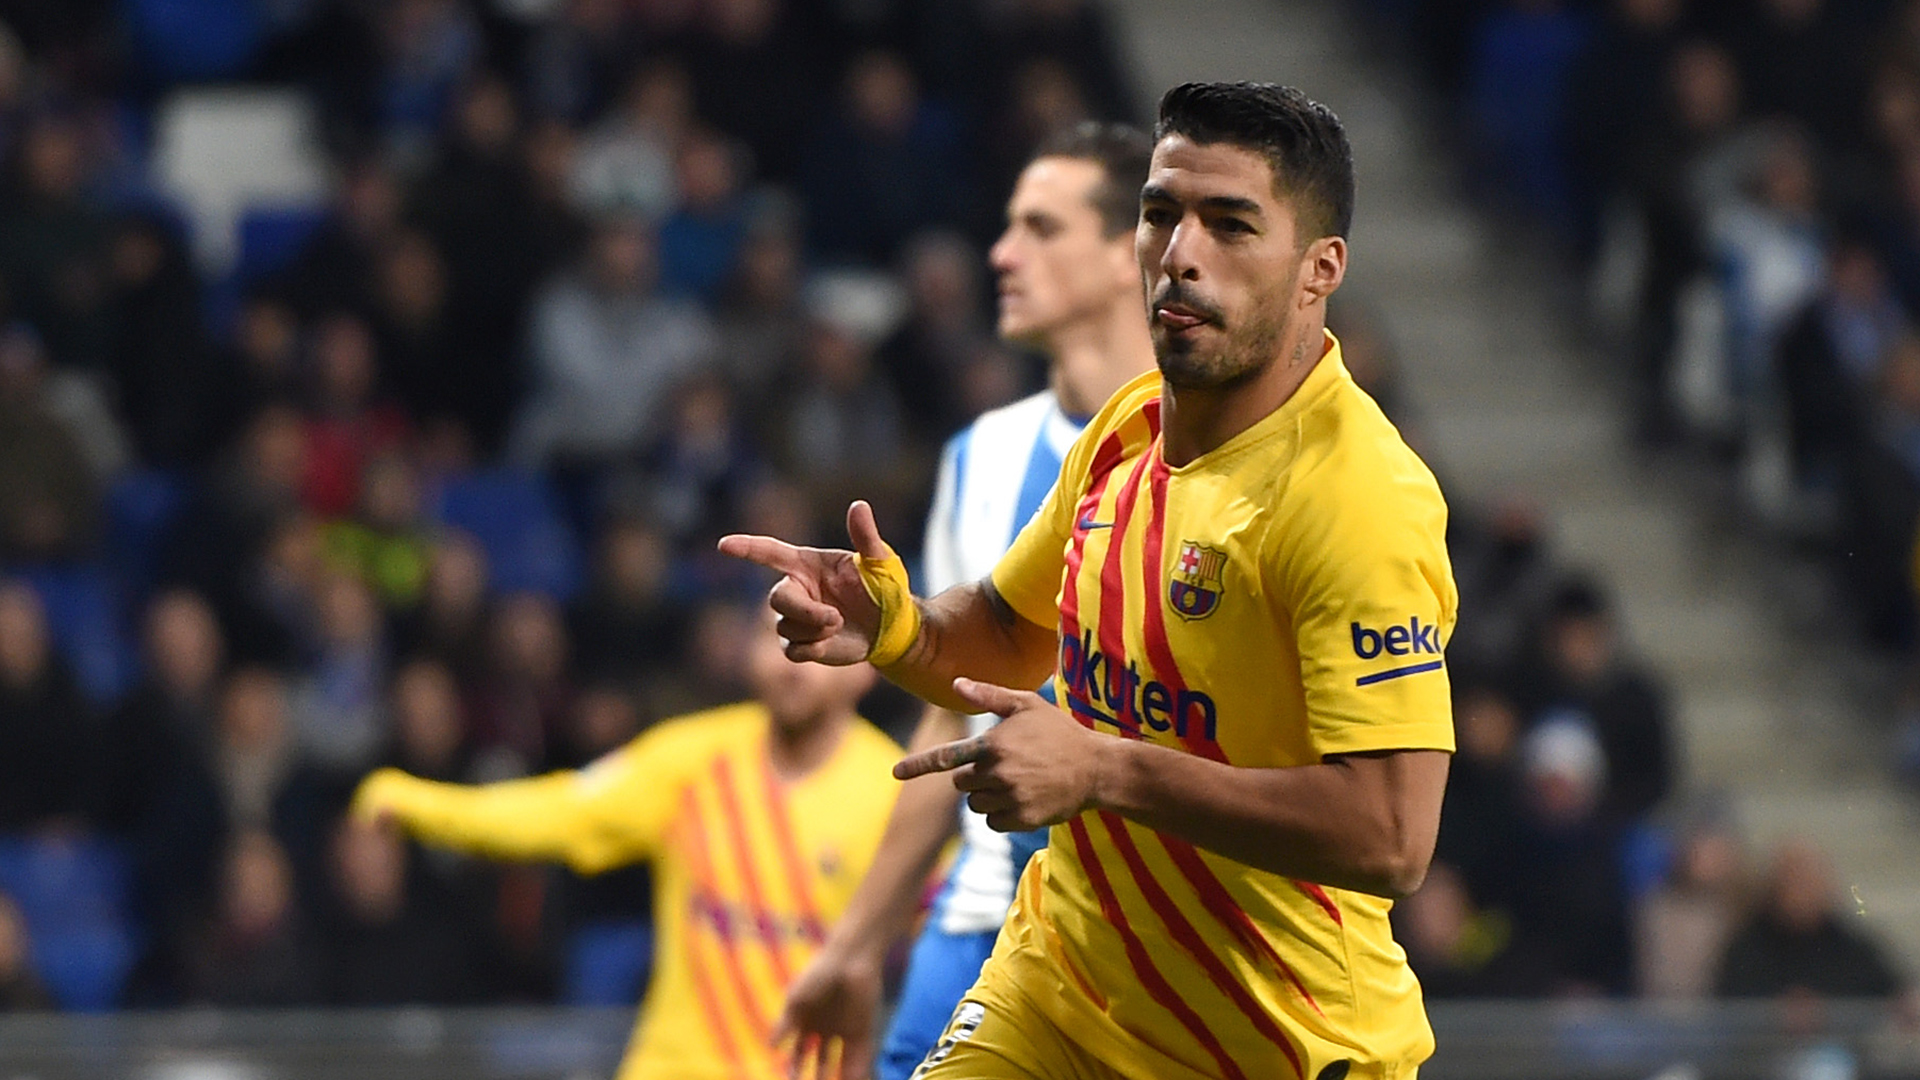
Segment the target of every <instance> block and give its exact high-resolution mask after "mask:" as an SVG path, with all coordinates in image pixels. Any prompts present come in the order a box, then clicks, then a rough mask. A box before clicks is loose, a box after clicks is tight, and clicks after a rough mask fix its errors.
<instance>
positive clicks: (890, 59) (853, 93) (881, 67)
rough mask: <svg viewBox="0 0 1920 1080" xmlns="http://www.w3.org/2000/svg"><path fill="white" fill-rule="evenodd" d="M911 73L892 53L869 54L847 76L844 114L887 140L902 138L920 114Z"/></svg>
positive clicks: (857, 62) (856, 62) (855, 62)
mask: <svg viewBox="0 0 1920 1080" xmlns="http://www.w3.org/2000/svg"><path fill="white" fill-rule="evenodd" d="M919 108H920V101H919V92H918V91H917V90H916V89H915V88H914V84H913V73H912V72H911V71H909V70H907V65H906V64H905V63H903V62H902V61H901V60H900V58H899V57H897V56H895V55H893V54H892V53H884V52H875V53H868V54H866V55H865V56H862V57H861V58H860V59H858V60H856V61H854V63H853V67H852V68H851V69H850V70H849V71H848V73H847V111H848V113H849V115H850V116H851V117H852V119H853V122H854V123H855V124H856V125H857V126H859V127H862V128H865V129H866V130H867V131H869V132H872V133H873V134H875V135H878V136H881V137H882V138H886V139H898V138H901V137H904V136H905V135H906V133H907V131H908V130H909V129H910V128H912V127H913V118H914V114H915V113H916V112H918V111H919Z"/></svg>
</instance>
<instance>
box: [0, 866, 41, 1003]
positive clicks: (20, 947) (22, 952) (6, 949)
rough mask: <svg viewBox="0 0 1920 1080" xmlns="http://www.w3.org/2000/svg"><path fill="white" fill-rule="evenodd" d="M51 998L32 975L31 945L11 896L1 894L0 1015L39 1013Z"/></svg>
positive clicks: (18, 909)
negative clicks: (4, 1013)
mask: <svg viewBox="0 0 1920 1080" xmlns="http://www.w3.org/2000/svg"><path fill="white" fill-rule="evenodd" d="M51 1008H53V998H52V996H50V995H49V994H48V993H47V990H46V987H44V986H42V985H40V978H39V976H37V975H35V974H34V973H33V943H32V941H31V939H30V938H29V937H28V936H27V921H26V920H25V919H24V918H21V916H20V906H19V905H18V904H15V903H14V902H13V897H11V896H8V895H6V894H5V893H0V1012H38V1011H41V1010H45V1009H51Z"/></svg>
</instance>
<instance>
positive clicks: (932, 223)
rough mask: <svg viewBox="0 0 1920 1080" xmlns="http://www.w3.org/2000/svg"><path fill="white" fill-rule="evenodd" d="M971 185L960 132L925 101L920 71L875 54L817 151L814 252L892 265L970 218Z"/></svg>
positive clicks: (810, 190) (812, 182) (813, 149)
mask: <svg viewBox="0 0 1920 1080" xmlns="http://www.w3.org/2000/svg"><path fill="white" fill-rule="evenodd" d="M967 178H968V171H967V169H966V168H965V167H964V164H963V162H962V161H961V154H960V142H959V137H958V132H957V131H955V130H954V126H953V124H952V122H951V120H950V119H949V118H947V117H946V116H945V115H944V114H942V113H941V112H939V111H938V110H937V109H934V108H933V107H931V106H929V105H928V104H927V103H926V102H924V101H923V100H922V99H921V97H920V91H919V88H918V87H917V86H916V84H915V82H914V76H913V72H912V70H911V69H909V68H908V67H907V65H906V64H905V62H903V61H902V60H901V59H900V58H899V57H898V56H896V55H894V54H892V53H888V52H874V53H869V54H867V55H865V56H863V57H861V58H860V59H858V60H856V61H855V62H854V63H853V65H852V67H851V68H850V69H849V70H848V72H847V76H846V82H845V87H844V90H843V100H842V102H841V105H840V107H839V108H838V109H837V110H834V111H833V112H832V113H831V114H830V116H829V119H828V120H827V122H826V124H825V126H824V128H823V129H822V130H821V131H820V132H819V134H818V135H816V136H815V138H814V139H813V141H812V142H811V144H810V145H809V147H808V152H807V164H806V168H805V172H804V177H803V179H802V181H801V193H802V195H803V196H804V197H805V199H806V202H807V208H808V210H809V220H808V225H809V236H810V238H811V246H812V247H813V249H814V250H815V251H816V252H818V254H819V255H820V256H821V257H822V258H824V259H827V260H829V261H833V260H844V261H850V262H866V263H869V264H884V263H887V262H889V261H890V260H892V259H893V258H894V257H895V256H896V255H898V254H899V252H900V248H901V245H902V244H904V243H905V242H906V240H907V239H908V238H909V237H911V236H913V235H914V234H916V233H919V232H922V231H924V230H926V229H929V228H934V227H938V226H946V227H949V228H953V227H958V226H960V225H962V224H964V223H966V222H967V221H968V220H969V213H970V210H971V207H970V206H969V205H968V197H969V194H970V192H969V189H968V187H967Z"/></svg>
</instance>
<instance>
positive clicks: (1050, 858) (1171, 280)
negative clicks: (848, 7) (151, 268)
mask: <svg viewBox="0 0 1920 1080" xmlns="http://www.w3.org/2000/svg"><path fill="white" fill-rule="evenodd" d="M1154 134H1155V140H1156V141H1155V148H1154V155H1153V164H1152V167H1151V169H1150V171H1149V173H1148V179H1147V183H1146V186H1145V188H1144V189H1143V190H1142V193H1141V211H1140V221H1139V225H1138V228H1137V230H1136V236H1135V250H1136V254H1137V256H1138V259H1139V262H1140V268H1141V273H1142V276H1143V280H1144V284H1145V287H1146V296H1147V298H1148V301H1147V304H1148V312H1149V317H1150V320H1151V323H1152V333H1153V338H1154V351H1155V356H1156V360H1157V363H1158V367H1159V370H1158V372H1156V373H1152V374H1150V375H1148V376H1144V377H1142V378H1141V379H1138V380H1136V381H1134V382H1132V383H1129V384H1128V385H1127V386H1125V387H1122V388H1121V390H1120V391H1119V393H1117V394H1116V395H1115V396H1114V397H1113V399H1112V400H1110V401H1109V402H1108V403H1107V405H1106V407H1105V408H1104V409H1103V410H1102V411H1101V413H1100V414H1099V415H1098V416H1096V417H1094V419H1093V421H1092V423H1090V424H1089V425H1088V427H1087V429H1086V431H1085V433H1084V434H1083V435H1082V437H1081V439H1080V440H1079V441H1078V442H1077V443H1076V444H1075V445H1074V447H1073V449H1072V450H1071V451H1070V452H1069V454H1068V456H1067V459H1066V461H1065V463H1064V464H1063V465H1062V467H1061V472H1060V480H1059V482H1058V484H1057V485H1056V487H1055V489H1054V491H1053V492H1052V493H1051V494H1050V495H1049V496H1048V498H1047V500H1046V502H1045V503H1044V504H1043V506H1042V507H1041V509H1040V511H1039V513H1038V514H1037V515H1036V516H1035V517H1034V519H1033V520H1032V522H1031V523H1030V524H1029V525H1028V526H1027V527H1026V528H1025V529H1024V530H1023V531H1022V532H1021V534H1020V536H1019V538H1018V539H1017V540H1016V541H1015V543H1014V546H1013V547H1012V549H1011V550H1009V551H1008V553H1007V555H1006V557H1005V558H1004V559H1002V560H1001V562H1000V563H999V564H998V565H997V566H996V567H995V568H994V571H993V573H992V574H991V575H989V577H988V578H987V579H985V580H983V581H980V582H977V583H974V584H969V585H961V586H957V587H955V588H951V589H948V590H946V591H945V592H942V593H941V594H940V595H938V596H936V597H934V598H932V599H930V600H918V599H916V598H914V597H913V596H912V594H911V592H910V591H909V590H908V587H907V581H906V575H905V573H904V571H903V570H902V568H901V565H900V562H899V560H898V558H897V557H895V556H894V555H893V554H892V552H891V551H890V550H889V549H888V548H887V546H886V544H885V543H884V542H883V541H882V540H881V539H880V537H879V535H878V533H877V531H876V530H875V528H874V525H873V516H872V512H871V510H870V509H869V508H868V507H867V506H866V505H865V504H862V503H855V504H854V505H853V507H852V508H850V510H849V512H848V531H849V533H850V535H851V536H852V539H853V546H854V549H855V550H853V551H828V550H821V549H815V548H798V547H794V546H792V545H788V544H785V543H782V542H780V541H778V540H774V539H772V538H768V537H728V538H726V539H723V540H722V541H721V546H722V549H723V550H725V551H727V552H729V553H732V554H735V555H739V556H742V557H745V558H750V559H754V560H756V561H759V562H761V563H764V564H766V565H768V566H771V567H773V568H775V569H777V570H780V571H781V572H783V573H784V574H785V575H786V577H785V578H784V579H783V580H782V581H781V582H780V583H779V584H778V585H776V586H775V587H774V590H773V593H772V595H771V597H770V600H771V604H772V606H773V608H774V610H775V611H777V612H778V613H779V614H780V616H781V618H780V622H779V624H778V629H779V632H780V635H781V636H782V637H783V638H785V639H786V641H787V642H788V645H787V654H788V655H789V656H791V657H793V658H795V659H801V660H816V661H820V662H823V663H827V664H846V663H857V662H859V661H861V660H867V659H871V661H872V662H873V663H874V664H875V665H876V666H878V667H879V668H880V669H881V671H882V672H883V673H884V674H885V675H887V677H889V678H891V679H893V680H894V681H895V682H898V683H899V684H900V685H902V686H904V687H906V688H908V689H910V690H912V691H914V692H915V693H917V694H920V695H921V696H923V697H925V698H927V699H928V700H929V701H933V702H936V703H939V704H945V705H949V706H957V707H960V708H963V709H968V710H987V711H991V712H993V713H996V714H998V715H1000V716H1002V717H1003V718H1004V719H1003V720H1002V721H1001V723H1000V724H998V725H997V726H995V727H993V728H992V729H990V730H989V731H987V732H986V733H985V734H983V735H980V736H976V737H974V738H971V739H966V740H961V741H958V742H953V743H948V744H945V745H943V746H939V747H934V748H930V749H927V750H924V751H922V752H920V753H917V754H914V755H911V756H910V757H908V758H907V759H906V760H904V761H902V762H901V764H900V766H899V767H897V768H896V769H895V775H896V776H899V777H901V778H903V779H905V778H908V777H913V776H918V775H924V774H926V773H928V772H935V771H945V770H951V771H952V774H953V782H954V784H955V786H956V787H958V788H959V789H960V790H962V791H965V792H967V793H968V794H967V800H968V803H969V805H971V806H972V807H973V808H974V809H975V810H978V811H980V812H981V813H984V814H986V815H987V820H988V823H989V824H990V825H991V826H992V827H994V828H996V829H1008V830H1010V829H1024V828H1031V827H1033V826H1036V825H1042V824H1046V825H1051V826H1052V827H1053V830H1052V840H1051V843H1050V844H1049V847H1048V849H1047V850H1046V851H1045V852H1044V853H1042V854H1041V855H1037V856H1035V858H1034V860H1033V861H1032V862H1031V863H1029V864H1028V867H1027V870H1026V872H1025V874H1024V875H1023V876H1022V878H1021V881H1020V886H1019V894H1018V896H1017V898H1016V900H1015V902H1014V906H1013V909H1012V910H1011V911H1010V912H1009V914H1008V917H1007V923H1006V926H1005V927H1004V928H1003V930H1002V931H1001V934H1000V938H999V941H998V943H997V944H996V946H995V949H994V953H993V956H992V958H991V959H990V960H989V961H988V962H987V964H986V966H985V967H984V968H983V969H982V971H981V974H980V978H979V980H978V981H977V982H976V983H975V985H974V987H973V989H972V990H971V991H969V993H968V994H967V997H966V999H965V1000H963V1002H962V1003H961V1006H960V1007H959V1009H957V1010H956V1011H955V1013H954V1016H953V1019H952V1021H951V1022H950V1024H949V1027H948V1030H947V1032H946V1034H945V1035H944V1036H943V1038H942V1040H941V1042H940V1044H939V1045H938V1046H936V1047H935V1048H934V1050H933V1052H932V1053H931V1054H930V1055H929V1056H928V1058H927V1060H926V1062H925V1063H923V1065H922V1066H921V1070H920V1073H919V1074H918V1075H921V1076H924V1077H926V1078H929V1080H960V1078H967V1080H983V1078H984V1080H999V1078H1008V1080H1014V1078H1045V1080H1066V1078H1071V1077H1125V1078H1129V1080H1147V1078H1165V1077H1174V1078H1193V1077H1220V1078H1228V1080H1241V1078H1264V1077H1297V1078H1299V1080H1339V1078H1342V1077H1401V1078H1404V1077H1410V1076H1413V1075H1414V1074H1415V1072H1416V1070H1417V1069H1418V1067H1419V1064H1420V1063H1421V1062H1422V1061H1423V1060H1425V1058H1426V1057H1427V1055H1428V1054H1429V1053H1430V1052H1431V1050H1432V1046H1433V1037H1432V1033H1431V1031H1430V1029H1429V1027H1428V1025H1427V1022H1426V1016H1425V1010H1424V1008H1423V1007H1422V1004H1421V1001H1420V991H1419V987H1418V985H1417V983H1416V982H1415V981H1414V978H1413V975H1412V972H1411V971H1410V970H1409V969H1408V967H1407V963H1406V956H1405V954H1404V953H1403V952H1402V951H1401V949H1400V948H1399V946H1398V945H1396V944H1395V943H1394V941H1393V939H1392V935H1391V932H1390V930H1389V927H1388V923H1387V912H1388V909H1389V907H1390V906H1391V899H1392V898H1394V897H1397V896H1403V895H1406V894H1407V893H1409V892H1411V891H1413V890H1414V889H1415V888H1417V887H1418V886H1419V884H1420V881H1421V879H1422V878H1423V877H1424V875H1425V872H1426V867H1427V864H1428V861H1429V860H1430V859H1431V857H1432V851H1433V843H1434V837H1435V834H1436V833H1437V831H1438V828H1439V815H1440V801H1441V794H1442V791H1443V789H1444V787H1445V784H1446V775H1447V765H1448V761H1449V754H1450V753H1451V751H1452V749H1453V726H1452V717H1451V711H1450V705H1449V701H1448V689H1447V678H1446V666H1445V659H1444V652H1443V650H1444V647H1445V644H1446V639H1447V635H1448V634H1449V632H1450V631H1451V630H1452V628H1453V622H1454V608H1455V590H1454V586H1453V579H1452V573H1451V570H1450V568H1449V565H1448V562H1447V557H1446V550H1445V547H1444V540H1443V535H1444V532H1445V524H1446V506H1445V503H1444V501H1443V500H1442V498H1441V496H1440V492H1439V488H1438V485H1437V484H1436V483H1435V482H1434V479H1433V476H1432V474H1431V473H1430V472H1429V471H1428V470H1427V468H1426V467H1425V466H1424V465H1423V464H1422V463H1421V462H1420V460H1419V459H1418V458H1417V457H1416V456H1415V455H1414V453H1413V452H1412V451H1411V450H1410V449H1408V448H1407V446H1406V444H1405V443H1404V442H1403V441H1402V440H1401V439H1400V437H1399V434H1398V432H1396V431H1395V430H1394V428H1393V426H1392V424H1391V423H1389V422H1388V421H1387V419H1386V417H1385V416H1384V415H1382V414H1381V412H1380V410H1379V408H1378V407H1377V406H1376V405H1375V404H1374V403H1373V401H1372V399H1370V398H1369V397H1367V395H1366V394H1365V393H1364V392H1363V391H1361V390H1360V389H1359V387H1358V386H1356V385H1355V384H1354V382H1353V379H1352V377H1351V376H1350V375H1349V374H1348V373H1347V371H1346V368H1345V365H1344V364H1343V363H1342V361H1341V358H1340V349H1339V343H1338V342H1337V341H1335V340H1334V338H1333V337H1332V335H1330V334H1328V333H1327V332H1326V329H1325V315H1326V302H1327V298H1328V297H1329V296H1330V295H1331V294H1332V293H1333V292H1334V290H1335V289H1337V288H1338V287H1339V285H1340V282H1341V280H1342V278H1343V277H1344V276H1345V273H1346V266H1347V242H1346V235H1347V232H1348V228H1349V225H1350V223H1351V217H1352V207H1353V167H1352V155H1351V151H1350V150H1349V148H1348V145H1347V140H1346V136H1345V133H1344V131H1343V130H1342V129H1341V127H1340V124H1339V121H1338V120H1337V119H1336V118H1335V117H1334V116H1333V114H1332V113H1331V112H1329V111H1328V110H1327V109H1325V108H1324V107H1322V106H1320V105H1318V104H1315V103H1314V102H1312V101H1309V100H1308V99H1307V98H1306V97H1305V96H1304V95H1302V94H1301V93H1300V92H1299V91H1297V90H1293V89H1290V88H1283V87H1277V86H1272V85H1265V84H1245V83H1237V84H1187V85H1184V86H1180V87H1176V88H1174V89H1173V90H1171V91H1168V93H1167V94H1166V96H1165V97H1163V98H1162V99H1161V103H1160V114H1159V120H1158V123H1157V125H1156V128H1155V133H1154ZM1056 668H1057V671H1058V674H1057V675H1056V677H1055V683H1054V685H1055V688H1056V691H1057V697H1058V698H1059V700H1060V702H1061V707H1055V706H1053V705H1050V704H1048V703H1047V702H1045V701H1044V700H1043V699H1042V698H1041V697H1040V696H1039V695H1037V694H1033V693H1028V692H1025V691H1021V690H1015V689H1009V687H1021V686H1028V685H1032V684H1033V683H1034V682H1036V681H1037V680H1039V679H1042V678H1044V677H1046V675H1047V674H1048V673H1049V671H1051V670H1054V669H1056Z"/></svg>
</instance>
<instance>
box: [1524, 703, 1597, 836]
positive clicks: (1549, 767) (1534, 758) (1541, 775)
mask: <svg viewBox="0 0 1920 1080" xmlns="http://www.w3.org/2000/svg"><path fill="white" fill-rule="evenodd" d="M1521 758H1522V760H1523V763H1524V765H1523V768H1524V774H1525V778H1526V789H1527V802H1528V805H1529V806H1530V807H1531V808H1532V809H1533V812H1534V814H1535V815H1536V816H1537V818H1538V820H1539V821H1540V823H1541V824H1543V825H1545V826H1547V827H1549V828H1558V827H1566V826H1573V825H1578V824H1580V823H1582V822H1584V821H1586V820H1587V819H1588V817H1589V816H1590V815H1591V814H1592V813H1593V810H1594V808H1595V807H1596V806H1598V805H1599V802H1600V796H1601V795H1602V794H1604V793H1605V790H1606V770H1607V763H1606V757H1605V756H1604V755H1603V754H1602V752H1601V750H1600V741H1599V740H1598V739H1596V738H1595V737H1594V734H1593V730H1592V728H1591V727H1590V726H1589V725H1587V724H1584V723H1580V722H1578V721H1574V720H1570V719H1559V718H1551V719H1547V720H1543V721H1541V723H1540V724H1539V726H1537V727H1535V728H1534V729H1533V731H1532V732H1531V733H1530V734H1529V735H1528V736H1527V739H1526V742H1525V744H1524V745H1523V746H1522V748H1521Z"/></svg>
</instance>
